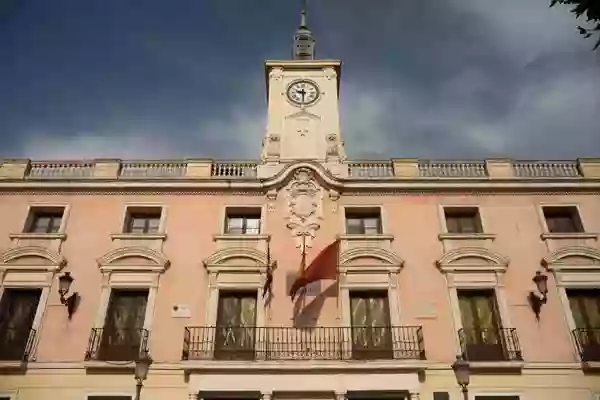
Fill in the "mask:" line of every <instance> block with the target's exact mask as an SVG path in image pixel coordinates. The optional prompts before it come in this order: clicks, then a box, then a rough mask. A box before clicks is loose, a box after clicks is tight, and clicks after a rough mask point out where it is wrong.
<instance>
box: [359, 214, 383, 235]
mask: <svg viewBox="0 0 600 400" xmlns="http://www.w3.org/2000/svg"><path fill="white" fill-rule="evenodd" d="M363 224H364V226H365V233H366V234H377V233H380V229H379V226H380V223H379V218H377V217H372V218H364V219H363Z"/></svg>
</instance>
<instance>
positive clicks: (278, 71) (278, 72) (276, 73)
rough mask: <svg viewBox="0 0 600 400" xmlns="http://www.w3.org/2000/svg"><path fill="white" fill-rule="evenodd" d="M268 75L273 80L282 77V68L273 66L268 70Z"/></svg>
mask: <svg viewBox="0 0 600 400" xmlns="http://www.w3.org/2000/svg"><path fill="white" fill-rule="evenodd" d="M269 77H270V78H271V79H273V80H281V79H283V68H273V69H271V71H270V72H269Z"/></svg>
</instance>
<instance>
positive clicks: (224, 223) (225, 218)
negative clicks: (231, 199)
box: [219, 204, 267, 237]
mask: <svg viewBox="0 0 600 400" xmlns="http://www.w3.org/2000/svg"><path fill="white" fill-rule="evenodd" d="M266 207H267V206H266V205H265V204H256V205H253V204H242V205H237V204H226V205H225V206H223V208H222V210H221V219H220V223H219V232H221V233H220V234H221V235H227V236H242V237H243V236H262V235H265V233H264V232H266V231H267V230H266V212H267V208H266ZM244 210H250V211H249V213H250V212H251V211H255V212H256V211H258V212H259V213H260V214H259V218H258V220H259V224H260V225H259V232H258V233H228V227H229V225H228V223H229V216H230V215H233V214H235V215H236V216H242V215H243V214H244V212H247V211H244Z"/></svg>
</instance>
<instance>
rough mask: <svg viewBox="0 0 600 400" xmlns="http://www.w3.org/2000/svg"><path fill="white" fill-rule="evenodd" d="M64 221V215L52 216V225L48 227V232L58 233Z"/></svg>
mask: <svg viewBox="0 0 600 400" xmlns="http://www.w3.org/2000/svg"><path fill="white" fill-rule="evenodd" d="M61 222H62V217H52V218H50V226H49V227H48V233H57V232H58V230H59V229H60V223H61Z"/></svg>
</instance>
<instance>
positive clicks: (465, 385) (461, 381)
mask: <svg viewBox="0 0 600 400" xmlns="http://www.w3.org/2000/svg"><path fill="white" fill-rule="evenodd" d="M452 370H453V371H454V376H455V377H456V383H458V385H459V386H460V389H461V391H462V394H463V398H464V400H467V399H468V398H469V382H470V381H471V366H470V365H469V362H468V361H467V360H465V359H464V358H463V357H462V356H457V357H456V361H454V363H453V364H452Z"/></svg>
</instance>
